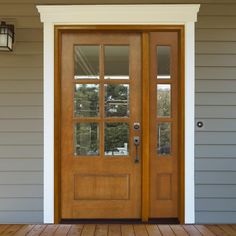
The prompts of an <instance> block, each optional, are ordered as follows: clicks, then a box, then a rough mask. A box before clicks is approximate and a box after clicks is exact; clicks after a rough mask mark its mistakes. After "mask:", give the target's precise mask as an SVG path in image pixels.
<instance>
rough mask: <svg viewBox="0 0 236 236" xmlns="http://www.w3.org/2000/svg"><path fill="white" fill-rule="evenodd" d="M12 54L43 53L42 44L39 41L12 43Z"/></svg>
mask: <svg viewBox="0 0 236 236" xmlns="http://www.w3.org/2000/svg"><path fill="white" fill-rule="evenodd" d="M13 54H14V55H20V54H22V55H34V54H43V44H42V43H41V42H17V43H16V44H15V45H14V51H13Z"/></svg>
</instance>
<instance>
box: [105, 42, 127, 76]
mask: <svg viewBox="0 0 236 236" xmlns="http://www.w3.org/2000/svg"><path fill="white" fill-rule="evenodd" d="M105 79H129V46H105Z"/></svg>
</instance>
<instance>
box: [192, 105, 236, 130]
mask: <svg viewBox="0 0 236 236" xmlns="http://www.w3.org/2000/svg"><path fill="white" fill-rule="evenodd" d="M216 109H217V108H216ZM197 120H199V119H197ZM201 121H202V122H203V123H204V126H203V127H202V128H198V127H196V129H195V131H197V132H205V131H207V132H208V131H214V132H216V131H222V132H225V131H226V132H227V131H230V132H231V131H232V132H233V131H236V119H201Z"/></svg>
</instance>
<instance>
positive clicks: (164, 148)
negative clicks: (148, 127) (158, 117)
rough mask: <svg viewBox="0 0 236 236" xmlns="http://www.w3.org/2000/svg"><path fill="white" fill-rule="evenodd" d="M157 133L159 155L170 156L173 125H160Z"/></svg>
mask: <svg viewBox="0 0 236 236" xmlns="http://www.w3.org/2000/svg"><path fill="white" fill-rule="evenodd" d="M157 131H158V132H157V153H158V154H159V155H169V154H170V153H171V123H170V122H162V123H159V124H158V126H157Z"/></svg>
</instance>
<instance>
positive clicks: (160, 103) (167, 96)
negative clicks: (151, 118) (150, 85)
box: [157, 84, 171, 117]
mask: <svg viewBox="0 0 236 236" xmlns="http://www.w3.org/2000/svg"><path fill="white" fill-rule="evenodd" d="M157 116H158V117H170V116H171V85H170V84H158V85H157Z"/></svg>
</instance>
